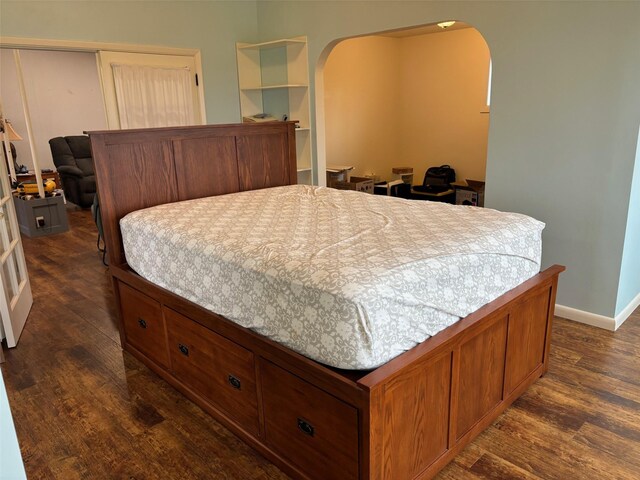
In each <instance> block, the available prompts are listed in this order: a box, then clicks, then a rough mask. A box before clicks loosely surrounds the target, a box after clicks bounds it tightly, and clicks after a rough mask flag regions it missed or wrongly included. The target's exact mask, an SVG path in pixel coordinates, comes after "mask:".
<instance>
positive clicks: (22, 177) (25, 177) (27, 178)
mask: <svg viewBox="0 0 640 480" xmlns="http://www.w3.org/2000/svg"><path fill="white" fill-rule="evenodd" d="M41 175H42V180H53V181H54V182H56V188H62V182H61V181H60V175H58V172H46V173H42V174H41ZM16 178H17V179H18V183H22V182H33V183H35V182H36V174H35V172H31V171H30V172H29V173H18V174H16Z"/></svg>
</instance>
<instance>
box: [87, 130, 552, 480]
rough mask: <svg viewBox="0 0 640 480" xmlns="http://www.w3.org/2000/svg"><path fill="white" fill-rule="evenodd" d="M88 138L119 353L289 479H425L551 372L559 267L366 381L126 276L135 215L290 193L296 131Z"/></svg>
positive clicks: (126, 134)
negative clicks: (219, 199)
mask: <svg viewBox="0 0 640 480" xmlns="http://www.w3.org/2000/svg"><path fill="white" fill-rule="evenodd" d="M90 137H91V146H92V149H93V157H94V161H95V170H96V179H97V184H98V193H99V200H100V208H101V213H102V222H103V227H104V236H105V241H106V246H107V251H108V254H109V259H110V263H111V267H110V272H111V275H112V278H113V286H114V291H115V296H116V299H117V302H118V307H119V314H120V336H121V340H122V347H123V348H124V350H126V351H127V352H129V353H131V354H132V355H134V356H135V357H136V358H138V359H139V360H141V361H142V362H143V363H145V364H146V365H147V366H148V367H149V368H150V369H152V370H153V371H154V372H156V373H157V374H158V375H160V376H161V377H162V378H164V379H165V380H166V381H167V382H169V383H170V384H171V385H173V386H174V387H175V388H177V389H178V390H179V391H180V392H182V393H183V394H184V395H185V396H187V397H188V398H190V399H191V400H192V401H194V402H195V403H196V404H198V405H200V406H201V407H202V408H203V409H204V410H206V411H207V412H209V413H210V414H211V415H212V416H214V417H215V418H216V419H217V420H219V421H220V422H221V423H223V424H224V425H226V426H227V427H228V428H229V429H230V430H231V431H233V432H234V433H235V434H236V435H238V436H239V437H240V438H241V439H243V440H244V441H245V442H246V443H248V444H249V445H251V446H252V447H253V448H255V449H256V450H257V451H258V452H260V453H261V454H263V455H264V456H265V457H266V458H268V459H269V460H271V461H272V462H273V463H275V464H276V465H278V466H279V467H280V468H281V469H282V470H284V471H285V472H286V473H288V474H289V475H291V476H292V477H294V478H310V479H322V480H325V479H334V478H335V479H341V480H342V479H376V480H382V479H387V480H402V479H413V478H420V479H427V478H431V477H433V476H434V475H435V474H436V473H437V472H438V471H439V470H440V469H442V467H444V466H445V465H446V464H447V463H448V462H449V461H451V459H452V458H453V457H454V456H455V455H456V454H457V453H458V452H460V451H461V450H462V449H463V448H464V446H465V445H467V444H468V443H469V442H470V441H471V440H472V439H473V438H474V437H476V436H477V435H478V434H479V433H480V432H481V431H482V430H484V429H485V428H486V427H487V426H488V425H490V424H491V422H493V420H495V418H496V417H497V416H498V415H499V414H500V413H501V412H502V411H503V410H504V409H505V408H507V406H509V405H510V404H511V403H512V402H513V401H514V400H515V399H516V398H518V396H520V395H521V394H522V393H523V392H524V391H525V390H526V389H527V387H528V386H529V385H530V384H531V383H533V382H534V381H535V380H536V379H537V378H538V377H540V376H541V375H543V374H544V373H545V372H546V370H547V368H548V355H549V341H550V337H551V322H552V319H553V310H554V305H555V297H556V288H557V281H558V275H559V273H560V272H561V271H563V270H564V267H561V266H557V265H556V266H553V267H550V268H548V269H547V270H545V271H543V272H541V273H540V274H538V275H536V276H535V277H533V278H531V279H530V280H528V281H526V282H524V283H523V284H521V285H519V286H518V287H516V288H514V289H513V290H511V291H509V292H507V293H506V294H504V295H502V296H501V297H500V298H498V299H496V300H495V301H493V302H491V303H489V304H488V305H485V306H484V307H482V308H480V309H479V310H478V311H476V312H474V313H472V314H471V315H469V316H467V317H466V318H464V319H462V320H460V321H459V322H458V323H456V324H454V325H452V326H451V327H449V328H447V329H446V330H444V331H442V332H440V333H439V334H437V335H435V336H434V337H432V338H429V339H428V340H426V341H425V342H423V343H421V344H420V345H418V346H416V347H415V348H413V349H411V350H409V351H407V352H406V353H404V354H402V355H400V356H398V357H396V358H395V359H393V360H391V361H390V362H388V363H386V364H385V365H383V366H381V367H379V368H377V369H375V370H372V371H341V370H337V369H334V368H329V367H326V366H324V365H321V364H319V363H317V362H314V361H312V360H310V359H308V358H306V357H304V356H302V355H299V354H297V353H295V352H293V351H291V350H289V349H287V348H285V347H283V346H281V345H279V344H277V343H275V342H273V341H271V340H269V339H266V338H264V337H262V336H260V335H258V334H256V333H254V332H252V331H250V330H248V329H245V328H243V327H240V326H239V325H236V324H234V323H232V322H230V321H228V320H226V319H225V318H223V317H221V316H219V315H216V314H215V313H212V312H210V311H207V310H205V309H204V308H201V307H199V306H197V305H195V304H193V303H191V302H189V301H187V300H185V299H184V298H181V297H179V296H177V295H175V294H173V293H171V292H169V291H167V290H164V289H162V288H160V287H158V286H156V285H154V284H152V283H150V282H149V281H147V280H145V279H143V278H142V277H140V276H138V275H137V274H136V273H135V272H133V271H132V270H131V269H130V268H129V267H128V266H127V264H126V261H125V256H124V252H123V247H122V240H121V235H120V230H119V220H120V219H121V218H122V217H123V216H124V215H126V214H127V213H129V212H131V211H134V210H138V209H141V208H146V207H150V206H153V205H158V204H162V203H167V202H175V201H180V200H186V199H192V198H198V197H204V196H211V195H221V194H225V193H231V192H237V191H244V190H252V189H259V188H265V187H271V186H277V185H287V184H294V183H296V159H295V151H296V149H295V131H294V124H293V123H291V122H277V123H272V124H260V125H250V124H249V125H247V124H243V125H216V126H199V127H181V128H164V129H148V130H128V131H102V132H91V133H90Z"/></svg>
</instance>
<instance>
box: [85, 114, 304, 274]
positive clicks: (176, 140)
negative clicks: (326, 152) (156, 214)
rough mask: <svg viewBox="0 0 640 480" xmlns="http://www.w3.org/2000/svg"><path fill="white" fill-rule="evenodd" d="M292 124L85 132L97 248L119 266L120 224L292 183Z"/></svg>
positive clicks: (294, 179) (293, 167) (293, 138)
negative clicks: (99, 234) (98, 227)
mask: <svg viewBox="0 0 640 480" xmlns="http://www.w3.org/2000/svg"><path fill="white" fill-rule="evenodd" d="M294 125H295V124H294V122H273V123H264V124H237V125H235V124H234V125H204V126H194V127H173V128H151V129H140V130H112V131H97V132H88V134H89V137H90V139H91V148H92V153H93V161H94V164H95V174H96V184H97V188H98V199H99V201H100V213H101V216H102V225H103V231H104V237H105V245H106V247H107V253H108V255H109V261H110V264H111V265H121V264H123V263H125V257H124V251H123V247H122V238H121V235H120V223H119V222H120V219H121V218H122V217H124V216H125V215H126V214H128V213H129V212H132V211H134V210H140V209H141V208H147V207H152V206H154V205H160V204H163V203H170V202H178V201H181V200H189V199H193V198H200V197H207V196H213V195H222V194H225V193H234V192H241V191H245V190H256V189H260V188H267V187H276V186H280V185H291V184H295V183H296V180H297V172H296V144H295V126H294Z"/></svg>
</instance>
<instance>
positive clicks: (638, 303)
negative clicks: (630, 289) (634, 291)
mask: <svg viewBox="0 0 640 480" xmlns="http://www.w3.org/2000/svg"><path fill="white" fill-rule="evenodd" d="M638 307H640V293H638V295H636V296H635V298H634V299H633V300H631V301H630V302H629V305H627V306H626V307H624V308H623V309H622V310H621V311H620V313H619V314H618V315H616V329H618V328H620V325H622V324H623V323H624V322H625V320H626V319H627V318H629V316H630V315H631V314H632V313H633V312H634V311H635V310H636V308H638Z"/></svg>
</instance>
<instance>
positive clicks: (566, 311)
mask: <svg viewBox="0 0 640 480" xmlns="http://www.w3.org/2000/svg"><path fill="white" fill-rule="evenodd" d="M555 314H556V315H557V316H558V317H562V318H566V319H567V320H573V321H574V322H579V323H585V324H587V325H591V326H592V327H598V328H604V329H605V330H610V331H612V332H614V331H615V330H616V320H615V318H612V317H605V316H604V315H598V314H597V313H591V312H585V311H584V310H578V309H577V308H571V307H565V306H564V305H558V304H556V312H555Z"/></svg>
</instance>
